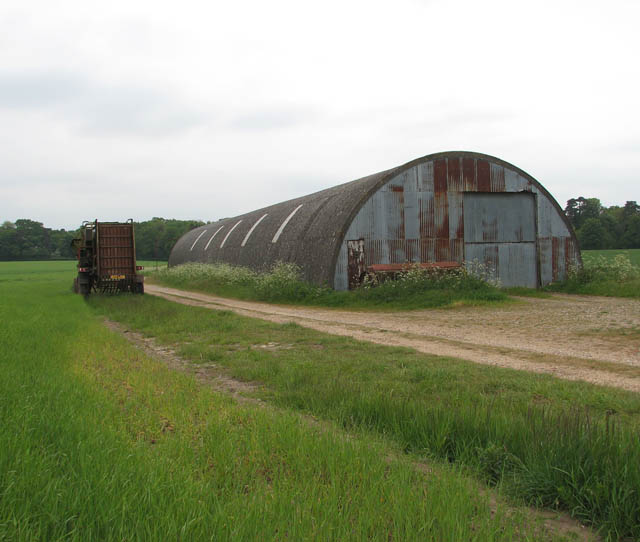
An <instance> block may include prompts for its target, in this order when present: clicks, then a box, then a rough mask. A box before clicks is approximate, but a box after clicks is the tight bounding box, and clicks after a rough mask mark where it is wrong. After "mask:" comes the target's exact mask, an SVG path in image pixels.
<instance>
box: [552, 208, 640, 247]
mask: <svg viewBox="0 0 640 542" xmlns="http://www.w3.org/2000/svg"><path fill="white" fill-rule="evenodd" d="M564 212H565V214H566V215H567V218H568V219H569V221H570V222H571V225H572V226H573V229H574V230H575V231H576V235H577V236H578V241H579V242H580V248H581V249H583V250H594V249H610V248H640V205H638V204H637V203H636V202H635V201H627V202H626V203H625V204H624V205H623V206H622V207H621V206H619V205H612V206H611V207H605V206H603V205H602V203H601V202H600V200H599V199H598V198H583V197H582V196H580V197H579V198H571V199H570V200H569V201H567V205H566V207H565V208H564Z"/></svg>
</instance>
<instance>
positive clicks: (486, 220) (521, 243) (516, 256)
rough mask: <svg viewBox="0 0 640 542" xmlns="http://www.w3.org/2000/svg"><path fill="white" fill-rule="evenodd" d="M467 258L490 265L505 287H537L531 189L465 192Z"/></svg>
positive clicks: (467, 259) (534, 215)
mask: <svg viewBox="0 0 640 542" xmlns="http://www.w3.org/2000/svg"><path fill="white" fill-rule="evenodd" d="M463 205H464V259H465V261H466V262H467V264H468V262H471V261H472V260H477V261H479V262H481V263H484V264H485V265H487V266H488V267H489V268H490V269H491V270H492V274H493V275H494V276H495V277H497V278H498V279H500V283H501V285H502V286H505V287H509V286H526V287H528V288H536V287H537V286H538V285H539V281H538V254H537V243H536V211H535V196H534V195H533V194H532V193H530V192H515V193H508V192H500V193H481V192H466V193H465V194H464V200H463Z"/></svg>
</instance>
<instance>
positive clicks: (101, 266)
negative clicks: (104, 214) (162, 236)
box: [71, 219, 144, 295]
mask: <svg viewBox="0 0 640 542" xmlns="http://www.w3.org/2000/svg"><path fill="white" fill-rule="evenodd" d="M71 246H72V247H73V248H74V249H75V251H76V257H77V259H78V276H77V277H76V278H75V280H74V283H73V289H74V291H75V292H76V293H79V294H83V295H89V294H90V293H91V292H102V293H118V292H131V293H136V294H142V293H144V277H143V276H142V275H140V274H138V271H141V270H142V269H143V267H142V266H138V265H136V243H135V235H134V229H133V220H132V219H129V220H127V221H126V222H99V221H98V220H95V221H93V222H88V221H85V222H83V223H82V226H81V227H80V231H79V235H78V237H76V238H75V239H74V240H73V241H72V242H71Z"/></svg>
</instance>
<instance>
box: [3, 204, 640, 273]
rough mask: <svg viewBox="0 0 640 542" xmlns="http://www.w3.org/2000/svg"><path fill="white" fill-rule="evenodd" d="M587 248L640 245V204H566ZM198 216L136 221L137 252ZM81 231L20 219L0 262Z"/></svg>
mask: <svg viewBox="0 0 640 542" xmlns="http://www.w3.org/2000/svg"><path fill="white" fill-rule="evenodd" d="M564 212H565V214H566V215H567V217H568V219H569V221H570V222H571V224H572V225H573V228H574V229H575V231H576V235H577V236H578V240H579V242H580V247H581V248H582V249H584V250H592V249H609V248H640V205H638V204H637V203H636V202H635V201H627V202H626V203H625V204H624V205H623V206H618V205H612V206H611V207H605V206H603V205H602V203H601V202H600V200H599V199H598V198H584V197H582V196H580V197H578V198H571V199H570V200H568V201H567V205H566V207H565V208H564ZM203 224H204V222H202V221H200V220H175V219H166V218H159V217H154V218H152V219H151V220H146V221H143V222H136V223H135V231H136V253H137V257H138V259H140V260H159V261H166V260H168V259H169V253H170V252H171V249H172V248H173V245H174V244H175V243H176V241H177V240H178V239H179V238H180V237H182V235H184V234H185V233H186V232H188V231H189V230H192V229H193V228H197V227H198V226H202V225H203ZM76 235H77V230H69V231H67V230H65V229H60V230H54V229H51V228H46V227H45V226H44V225H43V224H42V223H41V222H36V221H34V220H30V219H28V218H21V219H19V220H16V221H15V223H14V222H9V221H5V222H4V223H3V224H2V225H1V226H0V260H3V261H8V260H64V259H73V258H75V254H74V252H73V250H72V249H71V240H72V239H73V238H74V237H75V236H76Z"/></svg>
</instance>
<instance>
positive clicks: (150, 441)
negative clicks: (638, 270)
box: [0, 262, 640, 541]
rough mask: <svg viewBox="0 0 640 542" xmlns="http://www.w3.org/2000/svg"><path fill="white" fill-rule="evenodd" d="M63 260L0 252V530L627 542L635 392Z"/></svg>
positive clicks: (635, 527) (5, 533)
mask: <svg viewBox="0 0 640 542" xmlns="http://www.w3.org/2000/svg"><path fill="white" fill-rule="evenodd" d="M73 267H74V265H73V262H28V263H27V262H10V263H0V299H1V300H2V301H1V303H0V315H1V317H2V322H3V326H2V327H1V328H0V344H2V349H0V371H1V378H0V540H5V539H6V540H63V539H64V540H116V539H117V540H123V539H127V540H128V539H134V538H135V539H145V540H147V539H148V540H167V539H181V540H200V539H206V540H307V539H309V540H445V541H446V540H451V541H458V540H576V539H580V540H585V539H589V537H590V532H591V531H590V530H589V529H585V528H583V527H579V526H576V524H575V523H573V522H572V521H571V520H569V519H567V517H565V514H569V513H570V514H571V515H572V516H573V517H574V518H576V519H578V520H579V521H580V522H582V524H584V525H587V526H590V527H591V529H593V530H594V531H598V533H599V535H600V536H601V537H602V538H603V539H610V540H622V539H625V538H629V539H634V538H638V537H640V495H639V494H638V488H639V487H640V441H639V439H638V431H639V429H640V396H639V395H638V394H636V393H632V392H626V391H623V390H616V389H610V388H606V387H603V386H594V385H589V384H585V383H580V382H568V381H562V380H558V379H555V378H553V377H550V376H546V375H537V374H531V373H527V372H524V371H513V370H508V369H500V368H496V367H487V366H480V365H476V364H473V363H469V362H466V361H462V360H460V359H455V358H445V357H437V356H430V355H425V354H420V353H418V352H416V351H413V350H410V349H406V348H394V347H386V346H380V345H374V344H369V343H363V342H359V341H355V340H353V339H349V338H344V337H334V336H330V335H326V334H323V333H319V332H317V331H313V330H309V329H305V328H302V327H300V326H298V325H296V324H276V323H271V322H264V321H259V320H255V319H251V318H247V317H243V316H238V315H236V314H233V313H231V312H229V311H210V310H206V309H202V308H199V307H189V306H183V305H178V304H176V303H172V302H170V301H167V300H164V299H159V298H156V297H152V296H127V295H122V296H91V297H90V298H88V299H87V300H85V299H84V298H82V297H81V296H76V295H73V294H72V293H71V282H72V279H73V274H74V271H73ZM105 318H107V319H108V320H109V321H113V322H118V323H119V324H118V325H119V326H120V327H121V329H123V330H126V331H127V333H121V332H118V331H117V330H114V326H113V325H112V326H106V325H105V323H104V321H105ZM134 332H136V333H140V334H141V335H140V337H139V341H138V342H139V343H140V344H135V341H134V342H133V343H132V342H131V341H130V340H127V337H128V336H129V337H132V336H133V335H134V334H135V333H134ZM151 338H153V340H151ZM140 345H147V346H149V345H152V346H153V348H154V349H155V350H154V349H149V348H146V349H145V348H141V347H140ZM156 351H157V353H158V355H155V354H154V352H156ZM163 356H164V357H163ZM167 356H169V357H170V358H171V359H172V360H173V361H172V362H171V363H168V362H166V359H165V358H166V357H167ZM541 507H542V508H545V509H546V510H547V512H545V513H542V512H541V510H540V508H541ZM549 510H553V511H555V512H553V513H551V514H550V513H549V512H548V511H549ZM591 539H595V538H591Z"/></svg>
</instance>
